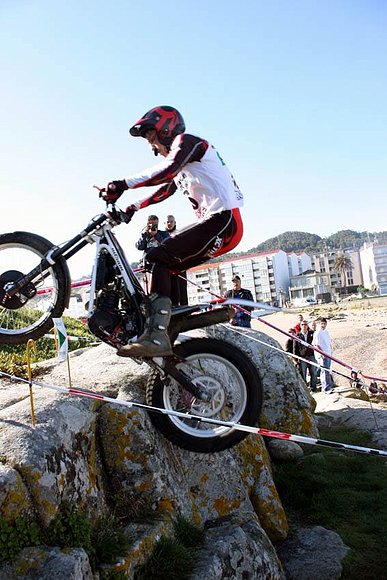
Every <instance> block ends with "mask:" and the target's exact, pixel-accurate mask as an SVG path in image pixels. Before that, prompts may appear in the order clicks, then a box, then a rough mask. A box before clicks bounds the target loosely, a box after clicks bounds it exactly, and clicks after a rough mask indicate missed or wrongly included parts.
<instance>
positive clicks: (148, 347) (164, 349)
mask: <svg viewBox="0 0 387 580" xmlns="http://www.w3.org/2000/svg"><path fill="white" fill-rule="evenodd" d="M147 307H148V308H147V310H148V316H147V319H146V322H145V329H144V332H143V334H142V335H141V336H140V337H139V338H138V341H137V342H134V343H133V344H126V345H125V346H122V347H121V348H119V349H118V350H117V354H118V356H135V357H137V356H138V357H154V356H169V355H171V354H172V347H171V343H170V340H169V336H168V332H167V330H168V324H169V321H170V320H171V300H170V299H169V298H168V297H167V296H159V294H151V295H150V296H149V299H148V305H147Z"/></svg>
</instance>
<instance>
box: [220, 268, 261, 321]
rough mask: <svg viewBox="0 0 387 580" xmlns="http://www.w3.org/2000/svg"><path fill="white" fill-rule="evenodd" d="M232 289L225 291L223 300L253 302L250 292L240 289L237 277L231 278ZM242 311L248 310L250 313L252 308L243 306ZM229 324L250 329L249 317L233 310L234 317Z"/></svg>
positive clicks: (239, 280)
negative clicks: (239, 299)
mask: <svg viewBox="0 0 387 580" xmlns="http://www.w3.org/2000/svg"><path fill="white" fill-rule="evenodd" d="M232 283H233V288H232V290H227V292H226V294H225V295H224V297H225V298H241V299H242V300H250V301H251V302H253V295H252V294H251V292H250V290H246V288H242V287H241V279H240V277H239V276H234V277H233V278H232ZM243 310H248V311H249V312H251V311H252V310H254V307H253V306H252V307H250V306H243ZM230 323H231V324H232V325H233V326H243V327H244V328H251V315H250V314H247V312H242V311H240V310H237V309H235V313H234V316H233V317H232V318H231V320H230Z"/></svg>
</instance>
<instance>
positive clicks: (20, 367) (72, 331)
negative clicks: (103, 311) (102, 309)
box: [0, 316, 95, 378]
mask: <svg viewBox="0 0 387 580" xmlns="http://www.w3.org/2000/svg"><path fill="white" fill-rule="evenodd" d="M63 322H64V324H65V326H66V330H67V334H68V335H69V336H79V337H85V338H89V339H94V338H95V337H94V336H93V335H92V334H91V333H90V332H89V330H88V328H87V326H86V325H85V324H83V322H81V321H80V320H77V319H75V318H70V317H67V316H64V317H63ZM53 332H54V331H52V333H53ZM35 344H36V353H35V349H34V348H32V349H31V350H30V353H31V363H36V362H41V361H44V360H47V359H50V358H54V357H55V356H56V354H57V352H56V348H55V341H54V340H53V339H52V338H39V339H38V340H37V341H36V342H35ZM68 344H69V351H70V352H71V351H74V350H78V349H79V348H83V347H85V346H89V344H90V341H86V340H74V341H72V340H71V341H69V343H68ZM0 371H2V372H4V373H8V374H10V375H16V376H18V377H21V378H27V353H26V345H25V344H18V345H15V346H12V345H7V344H2V345H1V346H0ZM32 374H33V375H34V371H33V373H32Z"/></svg>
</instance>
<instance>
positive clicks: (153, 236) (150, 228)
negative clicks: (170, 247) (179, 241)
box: [136, 214, 169, 267]
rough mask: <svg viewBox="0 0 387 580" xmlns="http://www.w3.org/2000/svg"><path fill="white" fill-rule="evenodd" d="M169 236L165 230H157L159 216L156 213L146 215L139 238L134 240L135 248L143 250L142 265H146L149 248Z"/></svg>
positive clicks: (154, 246)
mask: <svg viewBox="0 0 387 580" xmlns="http://www.w3.org/2000/svg"><path fill="white" fill-rule="evenodd" d="M168 237H169V234H168V233H167V232H163V231H161V230H159V218H158V217H157V215H153V214H152V215H150V216H148V220H147V223H146V226H145V228H144V229H143V231H142V233H141V236H140V239H139V240H138V241H137V242H136V248H137V250H142V251H143V252H144V256H143V266H144V267H146V259H145V257H146V252H147V250H148V249H149V248H156V247H157V246H159V245H160V244H161V242H163V241H164V240H165V239H167V238H168Z"/></svg>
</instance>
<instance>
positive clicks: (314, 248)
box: [249, 230, 387, 253]
mask: <svg viewBox="0 0 387 580" xmlns="http://www.w3.org/2000/svg"><path fill="white" fill-rule="evenodd" d="M376 240H379V241H386V242H387V232H386V231H384V232H372V233H371V232H355V231H354V230H341V231H339V232H336V233H335V234H332V235H331V236H329V237H327V238H321V237H320V236H318V235H316V234H309V233H307V232H285V233H283V234H280V235H279V236H276V237H275V238H270V239H269V240H266V242H262V243H261V244H258V246H256V247H255V248H252V249H251V250H249V253H250V252H263V251H265V250H273V249H276V248H279V249H281V250H284V252H299V251H302V250H304V251H305V252H309V253H310V252H313V253H315V252H323V251H326V250H340V249H359V248H360V247H361V246H362V245H363V243H364V242H373V241H376Z"/></svg>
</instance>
